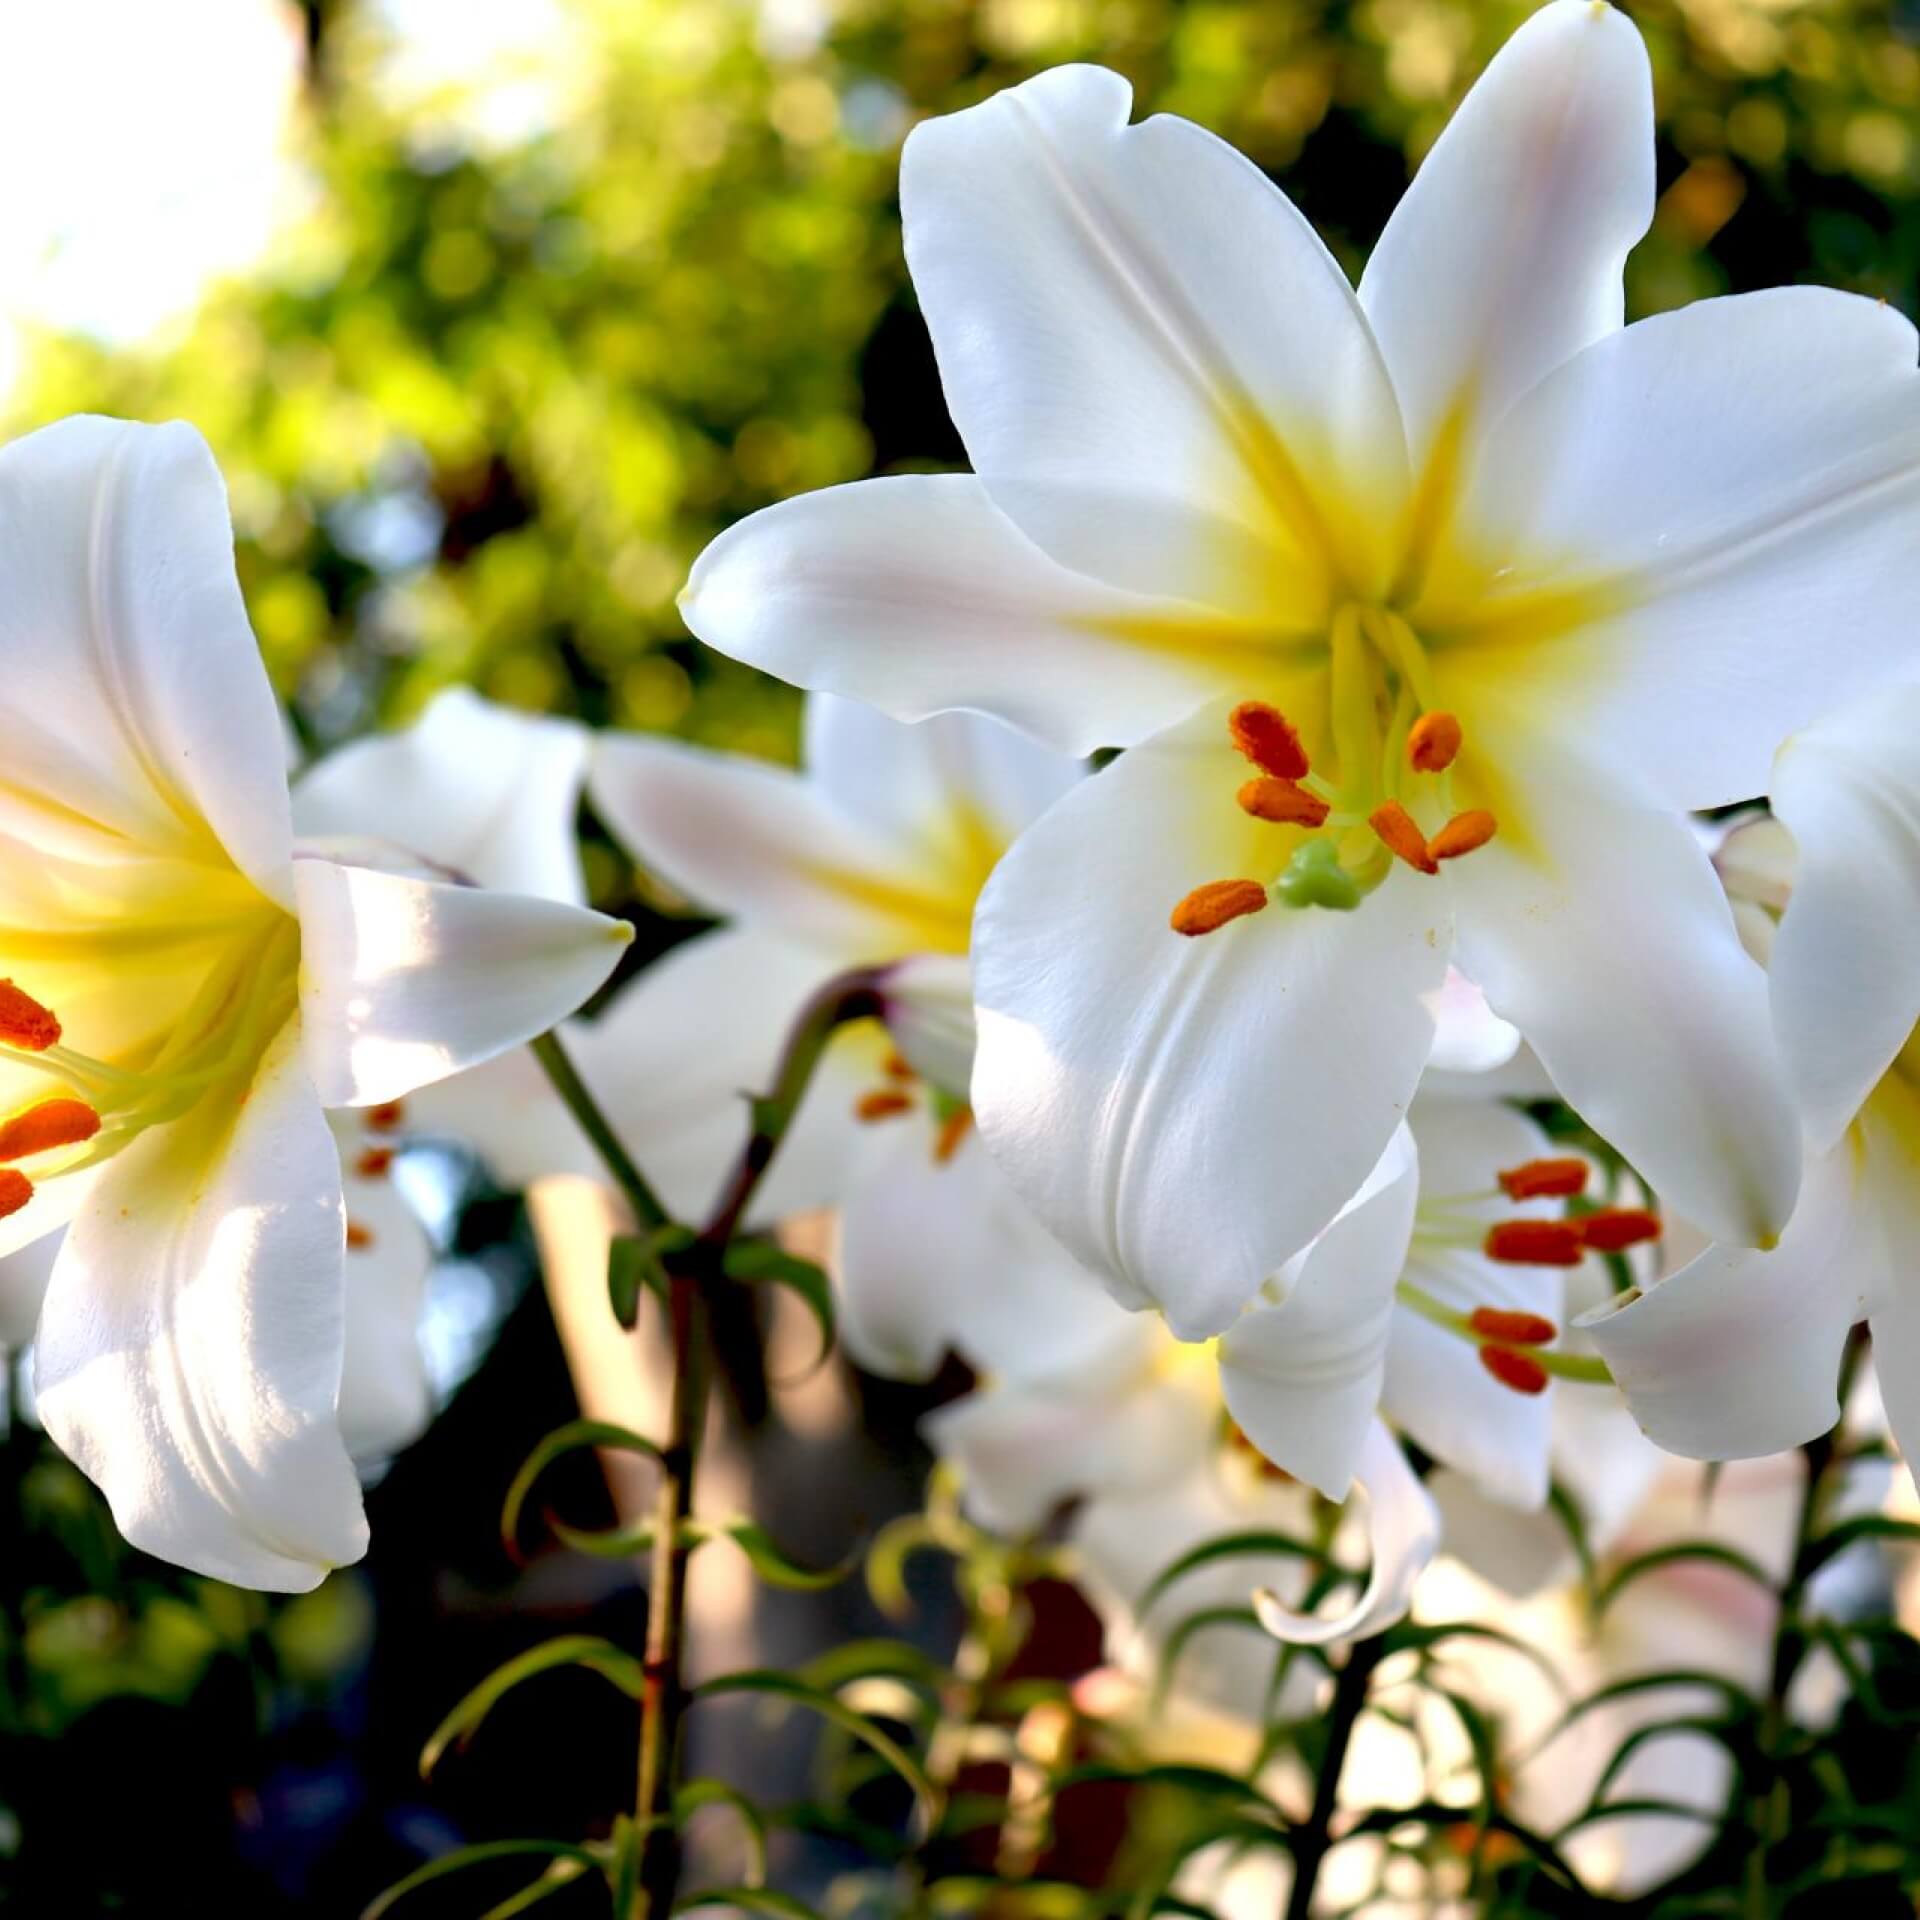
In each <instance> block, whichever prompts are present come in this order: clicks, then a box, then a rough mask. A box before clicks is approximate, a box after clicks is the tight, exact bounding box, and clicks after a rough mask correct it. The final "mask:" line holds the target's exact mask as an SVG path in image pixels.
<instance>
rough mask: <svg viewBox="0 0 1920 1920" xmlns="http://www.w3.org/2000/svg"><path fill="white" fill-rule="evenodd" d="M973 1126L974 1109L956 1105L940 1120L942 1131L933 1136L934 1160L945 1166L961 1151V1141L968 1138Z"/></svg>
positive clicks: (938, 1164) (939, 1165)
mask: <svg viewBox="0 0 1920 1920" xmlns="http://www.w3.org/2000/svg"><path fill="white" fill-rule="evenodd" d="M972 1127H973V1109H972V1108H971V1107H955V1108H954V1110H953V1111H952V1112H951V1113H950V1114H948V1115H947V1117H946V1118H945V1119H944V1120H942V1121H941V1122H940V1131H939V1132H938V1133H937V1134H935V1135H934V1137H933V1162H934V1165H935V1166H938V1167H944V1166H945V1165H946V1164H947V1162H948V1161H949V1160H951V1159H952V1158H953V1156H954V1155H955V1154H956V1153H958V1152H959V1151H960V1143H961V1142H962V1141H963V1140H965V1139H966V1137H967V1135H968V1133H969V1132H970V1131H971V1130H972Z"/></svg>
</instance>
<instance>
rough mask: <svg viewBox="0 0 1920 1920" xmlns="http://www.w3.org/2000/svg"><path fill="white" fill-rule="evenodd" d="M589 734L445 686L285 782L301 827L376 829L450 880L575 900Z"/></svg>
mask: <svg viewBox="0 0 1920 1920" xmlns="http://www.w3.org/2000/svg"><path fill="white" fill-rule="evenodd" d="M587 747H588V734H587V730H586V729H585V728H584V727H581V726H577V725H576V724H574V723H573V722H572V721H569V720H553V719H549V718H547V717H546V716H544V715H541V714H532V713H516V712H515V711H513V710H512V709H511V708H509V707H497V706H495V705H494V704H493V703H492V702H491V701H488V700H483V699H481V698H480V696H479V695H478V694H476V693H472V692H470V691H469V690H468V689H467V688H465V687H450V688H449V689H447V691H446V692H444V693H440V694H437V695H435V697H434V699H433V702H432V704H431V705H430V706H429V707H428V708H427V710H426V712H424V713H423V714H422V715H421V716H420V718H419V719H418V720H416V721H415V722H414V724H413V725H412V726H410V727H408V728H406V729H404V730H403V731H402V732H399V733H389V734H379V735H374V736H372V737H370V738H367V739H363V740H356V741H354V742H352V744H351V745H348V746H345V747H342V748H341V749H340V750H339V752H337V753H332V754H329V755H328V756H327V757H326V759H324V760H322V761H321V762H320V763H319V764H318V765H317V766H315V767H312V768H310V769H309V770H308V771H307V772H306V773H304V774H303V775H302V776H301V778H300V780H299V783H298V784H297V785H296V786H295V788H294V794H293V817H294V824H295V826H296V828H297V829H298V831H299V832H300V833H301V834H303V835H307V836H314V835H337V836H343V837H344V836H351V835H357V834H377V835H379V836H380V837H382V838H383V839H387V840H391V841H396V842H398V844H399V845H401V846H403V847H407V848H410V849H411V850H412V851H413V852H414V853H416V854H420V855H423V856H424V857H425V858H426V859H427V860H429V861H431V862H432V863H433V864H434V865H435V866H438V867H441V868H443V869H445V870H446V871H447V872H448V874H449V875H450V877H454V878H458V879H463V880H467V881H471V882H473V883H475V884H477V885H479V886H483V887H500V888H503V889H505V890H506V891H508V892H511V893H531V894H538V895H539V896H540V897H541V898H542V899H546V900H564V901H566V902H568V903H569V904H570V905H572V906H584V905H585V904H586V899H587V890H586V882H585V879H584V877H583V876H582V874H581V871H580V850H579V843H578V840H577V838H576V835H575V828H574V816H575V814H576V813H577V812H578V810H579V805H580V789H581V784H582V782H583V781H584V780H585V778H586V771H587Z"/></svg>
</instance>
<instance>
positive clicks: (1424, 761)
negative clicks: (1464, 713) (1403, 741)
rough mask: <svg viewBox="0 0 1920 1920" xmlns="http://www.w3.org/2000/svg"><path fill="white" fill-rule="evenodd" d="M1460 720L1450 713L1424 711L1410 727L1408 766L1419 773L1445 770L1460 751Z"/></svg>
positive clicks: (1408, 732) (1408, 733) (1443, 771)
mask: <svg viewBox="0 0 1920 1920" xmlns="http://www.w3.org/2000/svg"><path fill="white" fill-rule="evenodd" d="M1460 737H1461V736H1460V722H1459V721H1458V720H1456V719H1455V718H1454V717H1453V715H1452V714H1450V713H1441V712H1437V711H1436V712H1433V713H1423V714H1422V715H1421V716H1420V718H1419V719H1418V720H1416V721H1415V722H1414V723H1413V725H1412V726H1411V727H1409V728H1408V729H1407V765H1408V766H1410V767H1411V768H1412V769H1413V770H1414V772H1415V773H1445V772H1446V770H1447V769H1448V768H1449V767H1450V766H1452V765H1453V763H1454V760H1455V759H1456V757H1457V756H1458V755H1459V752H1460Z"/></svg>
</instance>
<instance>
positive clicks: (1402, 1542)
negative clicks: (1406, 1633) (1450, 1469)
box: [1253, 1420, 1440, 1647]
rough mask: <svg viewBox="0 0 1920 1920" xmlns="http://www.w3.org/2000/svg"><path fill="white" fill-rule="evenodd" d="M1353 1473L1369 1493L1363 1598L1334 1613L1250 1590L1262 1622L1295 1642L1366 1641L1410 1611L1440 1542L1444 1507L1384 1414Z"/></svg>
mask: <svg viewBox="0 0 1920 1920" xmlns="http://www.w3.org/2000/svg"><path fill="white" fill-rule="evenodd" d="M1354 1478H1355V1480H1356V1481H1357V1483H1358V1484H1359V1486H1360V1488H1361V1490H1362V1491H1363V1492H1364V1494H1365V1496H1366V1512H1367V1536H1368V1539H1369V1541H1370V1542H1371V1544H1372V1548H1373V1568H1372V1571H1371V1572H1370V1573H1369V1574H1368V1575H1367V1584H1366V1586H1365V1588H1364V1589H1363V1590H1362V1592H1361V1594H1360V1597H1359V1599H1358V1600H1356V1601H1355V1602H1354V1603H1353V1605H1352V1607H1350V1608H1349V1609H1348V1610H1347V1611H1346V1612H1345V1613H1343V1614H1339V1615H1336V1616H1333V1617H1327V1616H1323V1615H1320V1614H1313V1613H1300V1612H1297V1611H1296V1610H1295V1609H1293V1608H1291V1607H1286V1606H1282V1605H1281V1604H1280V1601H1279V1600H1278V1599H1277V1598H1276V1597H1275V1596H1274V1595H1273V1594H1271V1593H1268V1592H1264V1591H1263V1592H1259V1593H1256V1594H1255V1595H1254V1596H1253V1610H1254V1612H1255V1613H1256V1614H1258V1615H1259V1618H1260V1624H1261V1625H1262V1626H1263V1627H1265V1628H1266V1630H1267V1631H1268V1632H1269V1633H1270V1634H1272V1635H1273V1637H1274V1638H1275V1639H1276V1640H1284V1641H1287V1642H1288V1643H1289V1644H1290V1645H1292V1646H1297V1647H1325V1646H1331V1645H1332V1644H1333V1643H1334V1642H1336V1641H1340V1640H1365V1639H1368V1638H1370V1637H1371V1636H1372V1635H1374V1634H1376V1633H1384V1632H1385V1631H1386V1630H1387V1628H1388V1627H1390V1626H1392V1625H1393V1624H1394V1622H1395V1621H1396V1620H1402V1619H1404V1618H1405V1617H1406V1612H1407V1609H1408V1607H1409V1606H1411V1605H1412V1604H1413V1589H1414V1585H1415V1583H1416V1582H1417V1581H1418V1580H1419V1578H1420V1576H1421V1574H1422V1573H1424V1572H1425V1571H1426V1568H1427V1563H1428V1562H1429V1561H1430V1560H1432V1558H1433V1556H1434V1555H1435V1554H1436V1553H1437V1552H1438V1551H1439V1549H1440V1512H1439V1509H1438V1508H1437V1507H1435V1505H1434V1504H1433V1500H1432V1498H1431V1496H1430V1495H1429V1494H1428V1492H1427V1490H1426V1488H1425V1487H1423V1486H1422V1485H1421V1484H1420V1481H1419V1478H1418V1476H1417V1475H1416V1474H1415V1473H1414V1471H1413V1469H1412V1468H1411V1467H1410V1466H1408V1465H1407V1456H1406V1455H1405V1454H1404V1453H1402V1452H1401V1451H1400V1443H1399V1441H1397V1440H1396V1439H1394V1437H1393V1435H1392V1434H1390V1433H1389V1432H1388V1431H1387V1430H1386V1428H1385V1427H1383V1426H1382V1425H1381V1424H1380V1423H1379V1421H1377V1420H1376V1421H1375V1422H1374V1423H1373V1425H1372V1426H1371V1427H1370V1428H1369V1429H1368V1431H1367V1437H1366V1440H1365V1442H1364V1443H1363V1444H1362V1446H1361V1449H1360V1460H1359V1464H1358V1467H1357V1469H1356V1471H1355V1474H1354Z"/></svg>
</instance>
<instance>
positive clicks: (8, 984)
mask: <svg viewBox="0 0 1920 1920" xmlns="http://www.w3.org/2000/svg"><path fill="white" fill-rule="evenodd" d="M59 1038H60V1022H59V1021H58V1020H57V1019H56V1018H55V1017H54V1015H53V1013H52V1012H51V1011H50V1010H49V1009H48V1008H46V1007H43V1006H42V1005H41V1004H40V1002H39V1001H38V1000H36V999H35V998H34V997H33V995H32V994H30V993H24V992H22V991H21V989H20V988H18V987H16V986H15V985H14V984H13V982H12V981H11V980H0V1046H8V1047H18V1048H20V1049H21V1051H22V1052H24V1053H45V1052H46V1050H47V1049H48V1048H49V1047H50V1046H52V1045H54V1043H55V1042H56V1041H58V1040H59Z"/></svg>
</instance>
